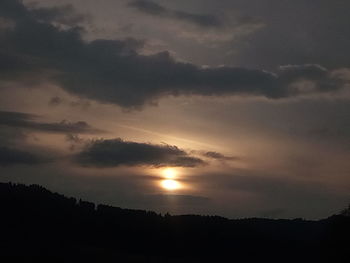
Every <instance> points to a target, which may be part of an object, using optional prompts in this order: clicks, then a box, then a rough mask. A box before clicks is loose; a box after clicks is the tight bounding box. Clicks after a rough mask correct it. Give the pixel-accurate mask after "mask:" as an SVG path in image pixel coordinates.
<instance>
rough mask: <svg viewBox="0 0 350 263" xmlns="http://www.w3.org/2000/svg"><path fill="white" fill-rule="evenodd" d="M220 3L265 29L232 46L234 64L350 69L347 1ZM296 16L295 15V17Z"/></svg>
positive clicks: (268, 0)
mask: <svg viewBox="0 0 350 263" xmlns="http://www.w3.org/2000/svg"><path fill="white" fill-rule="evenodd" d="M225 2H226V3H222V5H223V6H225V7H226V8H227V9H234V8H239V9H240V10H242V12H244V11H245V12H249V14H251V15H253V16H260V17H262V18H263V19H264V21H265V24H266V26H265V27H264V28H263V29H262V30H259V31H258V32H256V33H255V34H251V35H250V36H249V37H248V38H246V39H245V40H244V41H241V42H240V43H237V42H235V43H233V44H232V47H233V48H234V49H235V50H238V52H236V53H235V54H236V56H234V58H233V59H234V61H235V63H239V64H240V65H245V66H248V67H251V66H253V67H259V68H271V69H273V68H275V67H276V66H278V65H283V64H285V63H291V64H308V63H316V64H321V65H324V66H325V67H327V68H340V67H350V63H349V61H350V60H349V58H350V52H349V48H348V47H349V45H350V37H349V36H350V20H349V18H348V12H347V11H346V10H349V8H350V2H349V1H347V0H339V1H337V2H334V1H332V0H319V1H307V0H304V1H279V0H266V1H264V2H261V1H260V0H248V1H247V0H238V1H229V0H227V1H225ZM296 14H297V15H296Z"/></svg>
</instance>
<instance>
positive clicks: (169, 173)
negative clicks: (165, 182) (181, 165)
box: [163, 168, 177, 179]
mask: <svg viewBox="0 0 350 263" xmlns="http://www.w3.org/2000/svg"><path fill="white" fill-rule="evenodd" d="M163 175H164V177H165V178H167V179H175V178H176V175H177V173H176V170H175V169H172V168H167V169H165V170H164V171H163Z"/></svg>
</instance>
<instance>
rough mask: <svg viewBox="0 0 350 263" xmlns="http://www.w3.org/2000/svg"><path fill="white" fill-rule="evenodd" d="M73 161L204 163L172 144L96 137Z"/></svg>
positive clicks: (89, 163) (111, 164)
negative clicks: (99, 138)
mask: <svg viewBox="0 0 350 263" xmlns="http://www.w3.org/2000/svg"><path fill="white" fill-rule="evenodd" d="M75 160H76V161H77V162H78V163H79V164H81V165H84V166H96V167H117V166H121V165H125V166H154V167H163V166H174V167H176V166H177V167H195V166H199V165H203V164H205V163H204V161H202V160H201V159H199V158H195V157H192V156H190V155H189V154H187V153H186V152H185V151H183V150H181V149H179V148H178V147H176V146H170V145H166V144H164V145H155V144H149V143H137V142H129V141H123V140H121V139H113V140H97V141H92V142H91V143H89V144H87V146H86V148H85V149H84V150H83V151H82V152H80V153H79V154H77V156H76V158H75Z"/></svg>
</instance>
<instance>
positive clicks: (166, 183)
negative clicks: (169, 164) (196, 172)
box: [161, 179, 181, 191]
mask: <svg viewBox="0 0 350 263" xmlns="http://www.w3.org/2000/svg"><path fill="white" fill-rule="evenodd" d="M161 185H162V187H163V188H164V189H166V190H168V191H173V190H176V189H179V188H180V187H181V185H180V184H179V183H178V182H177V181H175V180H171V179H167V180H163V181H162V182H161Z"/></svg>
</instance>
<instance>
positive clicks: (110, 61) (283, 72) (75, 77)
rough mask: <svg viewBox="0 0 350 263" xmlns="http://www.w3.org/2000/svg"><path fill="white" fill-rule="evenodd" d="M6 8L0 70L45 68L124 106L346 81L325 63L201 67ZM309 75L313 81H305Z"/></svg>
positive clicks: (14, 74) (79, 89)
mask: <svg viewBox="0 0 350 263" xmlns="http://www.w3.org/2000/svg"><path fill="white" fill-rule="evenodd" d="M0 9H1V11H0V16H3V17H5V18H8V19H12V20H13V21H15V27H14V28H13V29H9V30H5V32H2V33H1V34H0V47H1V50H2V51H0V58H1V60H0V61H1V62H0V77H1V78H3V79H4V80H6V79H7V80H16V81H19V80H20V79H21V78H23V76H27V75H28V74H29V75H30V76H31V77H32V78H34V77H33V76H35V75H38V76H40V77H41V78H43V77H45V76H46V80H50V81H54V82H55V83H57V84H58V85H60V86H61V87H62V88H63V89H65V90H66V91H68V92H70V93H72V94H75V95H77V96H80V97H85V98H89V99H93V100H97V101H101V102H107V103H114V104H118V105H121V106H123V107H140V106H142V105H144V104H145V103H151V102H154V101H155V100H157V99H158V98H160V97H162V96H169V95H173V96H177V95H203V96H224V95H242V96H263V97H267V98H273V99H277V98H286V97H291V96H298V95H303V94H310V93H321V92H329V91H336V90H339V89H340V88H342V86H343V84H344V83H343V82H342V81H341V80H339V79H335V78H334V77H333V75H332V74H330V72H328V71H327V70H326V69H323V68H322V67H320V66H318V65H306V66H305V65H304V66H288V67H283V68H281V69H279V70H278V72H276V73H272V72H266V71H262V70H254V69H246V68H235V67H226V66H225V67H216V68H202V67H198V66H196V65H194V64H190V63H183V62H178V61H176V60H174V58H173V57H171V56H170V54H169V53H168V52H161V53H157V54H154V55H149V56H145V55H140V54H138V53H137V51H136V50H137V48H139V47H141V46H142V42H140V41H137V40H133V39H127V40H95V41H92V42H85V41H84V40H83V39H82V36H81V31H80V29H79V28H77V27H72V28H68V29H60V28H58V27H55V26H54V25H52V24H51V23H49V22H45V21H44V22H43V21H39V20H37V18H36V16H35V14H34V13H33V10H29V9H27V8H26V7H25V6H24V5H23V4H21V2H19V1H12V0H11V1H9V0H4V1H2V2H1V3H0ZM42 12H43V10H42ZM61 12H64V11H63V10H61ZM316 71H317V72H318V73H315V72H316ZM317 74H318V75H317ZM301 82H302V83H304V84H303V85H300V83H301ZM305 83H307V85H308V86H312V89H308V88H305V87H304V86H305Z"/></svg>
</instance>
